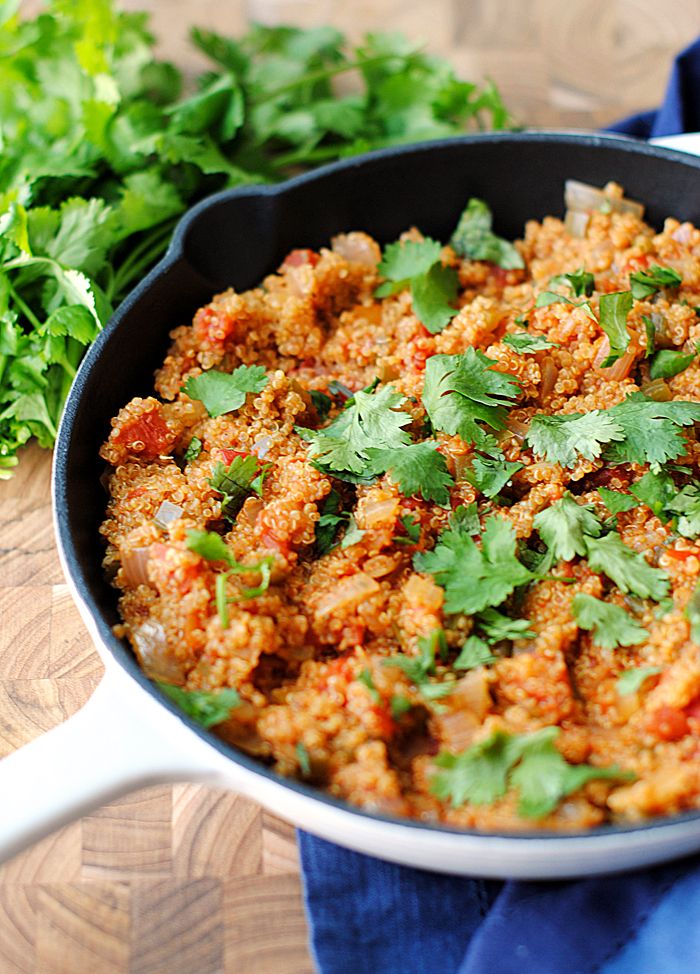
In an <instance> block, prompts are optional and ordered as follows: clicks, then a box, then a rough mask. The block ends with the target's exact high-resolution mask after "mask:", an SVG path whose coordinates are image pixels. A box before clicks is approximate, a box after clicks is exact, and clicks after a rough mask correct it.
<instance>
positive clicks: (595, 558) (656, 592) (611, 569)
mask: <svg viewBox="0 0 700 974" xmlns="http://www.w3.org/2000/svg"><path fill="white" fill-rule="evenodd" d="M586 550H587V557H588V564H589V565H590V567H591V568H592V569H593V571H594V572H602V573H603V574H604V575H607V576H608V578H610V579H611V580H612V581H613V582H614V583H615V584H616V585H617V587H618V588H619V589H621V590H622V591H623V592H633V593H634V594H635V595H638V596H639V597H640V598H641V599H654V601H655V602H658V601H659V599H662V598H664V596H666V595H667V594H668V589H669V585H670V580H669V577H668V575H667V574H666V572H665V571H663V570H662V569H660V568H652V567H651V565H650V564H649V563H648V562H647V560H646V558H645V557H644V555H643V554H641V552H637V551H632V549H631V548H628V547H627V545H626V544H625V543H624V542H623V540H622V538H621V537H620V536H619V534H615V533H614V532H611V533H610V534H606V535H605V536H604V537H602V538H589V537H587V538H586Z"/></svg>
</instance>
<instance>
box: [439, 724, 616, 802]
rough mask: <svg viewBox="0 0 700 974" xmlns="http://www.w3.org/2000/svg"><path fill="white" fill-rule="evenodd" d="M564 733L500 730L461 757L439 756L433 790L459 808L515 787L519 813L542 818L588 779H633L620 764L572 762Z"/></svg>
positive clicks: (550, 729) (546, 729)
mask: <svg viewBox="0 0 700 974" xmlns="http://www.w3.org/2000/svg"><path fill="white" fill-rule="evenodd" d="M559 733H560V731H559V728H558V727H544V728H542V730H539V731H535V732H534V733H532V734H519V735H509V734H505V733H504V732H503V731H495V732H494V733H493V734H492V735H491V736H490V737H489V738H487V739H486V740H484V741H479V742H478V743H477V744H474V745H472V747H470V748H469V749H468V750H466V751H462V753H461V754H447V753H444V752H443V753H441V754H439V755H438V756H437V758H435V765H436V766H437V767H438V768H439V769H440V771H438V772H437V773H436V774H435V775H434V776H433V778H432V781H431V784H430V790H431V791H432V792H433V794H435V795H437V797H438V798H440V799H441V800H442V801H451V802H452V805H453V806H454V807H458V806H459V805H463V804H464V803H465V802H467V801H468V802H470V803H471V804H472V805H491V804H493V802H495V801H496V800H497V799H498V798H502V797H503V796H504V795H505V794H506V792H507V791H508V788H509V787H513V788H516V789H517V790H518V792H519V793H520V801H519V804H518V814H519V815H521V816H522V817H523V818H542V817H543V816H544V815H548V814H549V813H550V812H552V811H553V810H554V809H555V808H556V807H557V805H558V804H559V802H560V801H561V800H562V798H565V797H566V796H567V795H570V794H572V793H573V792H574V791H578V789H579V788H581V787H583V785H585V784H586V783H587V782H588V781H592V780H594V779H596V778H598V779H601V778H609V779H621V780H629V778H630V775H629V774H627V773H625V772H623V771H621V770H620V769H619V768H617V767H616V766H611V767H607V768H596V767H593V766H591V765H587V764H568V762H567V761H565V759H564V758H563V757H562V755H561V754H560V752H559V751H558V749H557V747H556V745H555V743H554V742H555V740H556V738H557V737H558V736H559Z"/></svg>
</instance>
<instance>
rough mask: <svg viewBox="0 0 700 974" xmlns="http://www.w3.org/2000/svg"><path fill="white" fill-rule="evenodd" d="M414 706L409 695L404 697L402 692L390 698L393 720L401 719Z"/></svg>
mask: <svg viewBox="0 0 700 974" xmlns="http://www.w3.org/2000/svg"><path fill="white" fill-rule="evenodd" d="M412 708H413V704H412V703H411V701H410V700H409V699H408V697H402V696H401V695H400V694H394V695H393V696H392V697H391V699H390V700H389V710H390V711H391V716H392V719H393V720H401V718H402V717H403V715H404V714H407V713H408V711H409V710H411V709H412Z"/></svg>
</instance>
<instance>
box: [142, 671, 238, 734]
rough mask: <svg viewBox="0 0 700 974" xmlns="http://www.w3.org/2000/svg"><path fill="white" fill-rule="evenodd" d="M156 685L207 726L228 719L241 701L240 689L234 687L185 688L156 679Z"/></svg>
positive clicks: (199, 722) (194, 718)
mask: <svg viewBox="0 0 700 974" xmlns="http://www.w3.org/2000/svg"><path fill="white" fill-rule="evenodd" d="M156 685H157V686H159V687H160V689H161V690H162V691H163V693H165V694H166V695H167V696H169V697H170V699H171V700H172V701H173V703H175V704H177V706H178V707H179V708H180V710H184V712H185V713H186V714H187V715H188V716H189V717H192V719H193V720H196V721H197V723H198V724H201V725H202V727H206V728H209V727H214V725H215V724H220V723H221V722H222V721H224V720H228V718H229V717H230V716H231V711H232V710H235V708H236V707H238V706H239V704H240V702H241V698H240V697H239V695H238V691H237V690H234V689H233V687H229V688H227V689H224V690H214V691H209V690H185V689H184V688H183V687H178V686H175V685H174V684H173V683H161V682H160V681H159V680H156Z"/></svg>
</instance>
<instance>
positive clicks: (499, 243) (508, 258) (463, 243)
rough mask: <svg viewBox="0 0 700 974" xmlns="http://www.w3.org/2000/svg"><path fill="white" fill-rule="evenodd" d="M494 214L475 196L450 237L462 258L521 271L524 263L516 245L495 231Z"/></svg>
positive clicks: (453, 246) (451, 242)
mask: <svg viewBox="0 0 700 974" xmlns="http://www.w3.org/2000/svg"><path fill="white" fill-rule="evenodd" d="M492 227H493V214H492V213H491V210H490V209H489V206H488V204H487V203H485V202H484V201H483V200H480V199H476V197H472V198H471V199H470V200H469V202H468V203H467V205H466V207H465V209H464V211H463V213H462V215H461V216H460V218H459V222H458V224H457V227H456V229H455V231H454V233H453V234H452V237H451V238H450V244H451V245H452V248H453V249H454V250H455V251H456V253H458V254H459V256H460V257H468V258H469V259H470V260H487V261H490V262H491V263H492V264H497V265H498V267H502V268H504V270H521V269H522V268H523V267H525V262H524V260H523V258H522V256H521V254H520V252H519V251H518V250H517V248H516V247H515V246H514V245H513V244H512V243H510V242H509V241H508V240H504V239H503V237H498V236H497V235H496V234H495V233H494V232H493V229H492Z"/></svg>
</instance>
